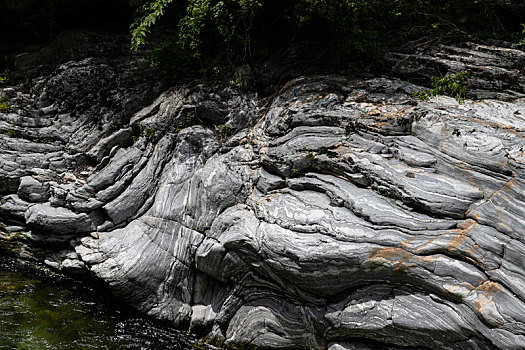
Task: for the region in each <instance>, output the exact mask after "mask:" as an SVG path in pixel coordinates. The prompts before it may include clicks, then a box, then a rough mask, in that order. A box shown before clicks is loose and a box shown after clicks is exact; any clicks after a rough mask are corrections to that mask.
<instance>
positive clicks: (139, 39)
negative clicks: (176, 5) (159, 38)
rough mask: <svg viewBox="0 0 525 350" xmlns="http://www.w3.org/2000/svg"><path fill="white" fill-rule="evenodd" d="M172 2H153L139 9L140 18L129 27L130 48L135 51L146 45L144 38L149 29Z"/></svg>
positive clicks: (158, 0)
mask: <svg viewBox="0 0 525 350" xmlns="http://www.w3.org/2000/svg"><path fill="white" fill-rule="evenodd" d="M172 1H173V0H155V1H150V2H147V3H146V4H144V5H143V6H142V7H141V8H140V11H139V12H140V13H141V16H139V17H137V18H136V19H135V21H134V22H133V24H132V25H131V28H130V29H131V48H132V49H134V50H136V49H138V47H139V46H140V45H144V44H145V43H146V37H147V36H148V34H149V33H150V30H151V27H152V26H153V25H154V24H155V23H156V22H157V20H158V19H159V18H160V17H161V16H162V15H163V14H164V10H165V9H166V7H167V6H168V5H169V4H170V3H171V2H172Z"/></svg>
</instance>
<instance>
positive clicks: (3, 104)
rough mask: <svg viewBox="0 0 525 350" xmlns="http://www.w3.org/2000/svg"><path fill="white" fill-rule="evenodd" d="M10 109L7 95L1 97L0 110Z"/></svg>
mask: <svg viewBox="0 0 525 350" xmlns="http://www.w3.org/2000/svg"><path fill="white" fill-rule="evenodd" d="M7 109H9V103H8V102H7V98H6V97H3V96H2V97H0V112H2V111H5V110H7Z"/></svg>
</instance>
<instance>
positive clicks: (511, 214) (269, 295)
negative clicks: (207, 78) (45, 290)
mask: <svg viewBox="0 0 525 350" xmlns="http://www.w3.org/2000/svg"><path fill="white" fill-rule="evenodd" d="M126 64H127V65H128V66H129V65H132V63H129V62H128V63H126ZM121 69H123V68H122V67H121V66H120V65H119V64H117V63H115V62H114V61H110V62H107V61H105V60H103V59H97V60H84V61H79V62H70V63H67V64H65V65H63V66H61V67H60V68H59V70H58V71H57V72H55V74H54V75H52V76H51V77H48V78H46V79H43V80H42V81H41V82H40V83H39V84H40V85H38V86H37V91H38V93H37V95H35V96H34V97H32V96H29V95H24V94H23V93H21V92H18V93H17V97H16V98H17V99H18V100H19V101H22V102H24V101H25V102H24V103H26V107H23V108H21V109H15V108H12V109H10V110H9V111H4V112H0V131H1V132H2V135H0V149H1V153H0V191H1V192H0V193H1V195H2V197H1V204H0V215H1V218H0V228H1V230H0V238H1V239H2V242H3V243H2V247H3V249H4V250H10V252H11V253H12V252H16V254H18V255H20V256H22V257H26V258H34V259H38V260H42V261H45V262H46V263H47V264H48V265H50V266H52V267H55V268H58V269H63V270H71V271H76V272H81V271H86V272H87V271H89V272H91V273H92V274H94V275H96V276H98V277H99V278H101V279H103V280H104V281H106V282H107V283H108V284H109V286H110V287H111V288H112V290H113V291H114V293H115V294H116V295H117V296H118V297H120V298H122V299H123V300H125V301H126V302H127V303H129V304H131V305H133V306H134V307H136V308H137V309H139V310H141V311H143V312H145V313H147V314H149V315H151V316H154V317H156V318H160V319H166V320H170V321H173V322H175V324H177V325H180V326H183V327H189V328H191V329H192V330H198V331H199V332H203V333H204V334H206V335H207V336H206V338H207V339H208V340H209V341H211V342H214V343H216V344H224V345H226V346H231V347H239V346H246V347H258V348H282V349H293V348H297V349H303V348H312V349H331V350H336V349H376V348H379V349H381V348H384V349H397V348H403V349H406V348H409V349H410V348H413V349H422V348H429V349H461V350H464V349H497V348H499V349H521V348H523V347H524V346H525V271H524V269H523V266H525V236H524V235H523V230H524V228H525V219H524V218H525V203H524V202H525V180H524V179H525V167H524V165H523V163H524V161H525V139H524V138H525V100H524V99H514V100H512V101H506V102H504V101H499V100H491V99H487V100H466V101H465V102H464V103H462V104H458V103H457V101H456V100H454V99H452V98H448V97H435V98H432V99H431V100H429V101H421V100H418V99H417V98H415V97H413V93H414V92H416V91H419V90H420V89H421V88H420V87H418V86H415V85H412V84H410V83H407V82H404V81H400V80H396V79H387V78H374V79H368V80H347V79H346V78H343V77H337V76H314V77H307V78H299V79H296V80H293V81H291V82H289V83H288V84H287V85H286V86H285V87H284V88H283V89H282V90H281V91H280V92H279V93H278V94H276V95H275V96H274V97H272V98H271V99H270V98H266V99H263V98H259V97H258V96H257V95H256V94H250V93H240V92H237V91H235V90H233V89H230V88H228V89H224V90H220V91H218V90H214V89H211V88H208V87H205V86H196V87H193V88H187V87H185V88H173V89H170V90H168V91H166V92H164V93H163V94H161V95H160V96H159V97H158V98H157V99H156V100H155V101H153V102H151V100H148V97H147V96H148V94H145V93H143V90H141V89H144V91H145V90H147V89H149V87H148V86H149V85H147V84H142V83H140V82H137V81H135V80H133V79H131V78H129V79H128V80H126V79H125V78H122V76H123V75H122V73H120V70H121ZM115 77H121V78H119V79H121V82H120V83H119V84H123V85H125V88H121V87H120V86H118V85H117V86H113V85H112V84H113V83H112V81H114V80H113V79H115ZM85 79H88V80H90V81H93V79H95V80H96V81H97V83H96V84H95V83H92V84H91V85H89V84H84V83H83V81H84V80H85ZM126 84H127V85H126ZM75 86H77V87H78V88H75ZM61 89H62V90H61ZM61 91H69V92H70V93H71V95H67V96H68V97H63V96H65V95H64V94H63V93H62V92H61ZM97 91H102V92H104V93H103V94H98V95H97ZM148 91H149V90H148ZM61 96H62V97H61ZM100 99H102V101H100ZM150 103H151V104H150ZM141 105H142V106H144V105H148V106H147V107H145V108H143V109H140V106H141ZM31 106H32V107H31ZM218 125H220V127H217V126H218Z"/></svg>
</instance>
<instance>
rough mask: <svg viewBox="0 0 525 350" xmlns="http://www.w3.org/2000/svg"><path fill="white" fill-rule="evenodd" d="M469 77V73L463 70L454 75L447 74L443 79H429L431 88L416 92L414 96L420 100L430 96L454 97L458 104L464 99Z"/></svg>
mask: <svg viewBox="0 0 525 350" xmlns="http://www.w3.org/2000/svg"><path fill="white" fill-rule="evenodd" d="M469 76H470V71H469V70H465V71H462V72H457V73H454V74H447V75H445V76H443V77H430V83H431V85H432V88H431V89H429V90H425V91H420V92H416V93H415V94H414V95H415V96H416V97H419V98H420V99H422V100H426V99H429V98H430V97H432V96H437V95H447V96H451V97H454V98H455V99H456V100H457V101H458V103H461V102H463V100H464V99H465V92H466V91H467V86H466V84H465V83H466V80H467V78H468V77H469Z"/></svg>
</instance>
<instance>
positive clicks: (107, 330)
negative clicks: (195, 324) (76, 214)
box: [0, 258, 205, 350]
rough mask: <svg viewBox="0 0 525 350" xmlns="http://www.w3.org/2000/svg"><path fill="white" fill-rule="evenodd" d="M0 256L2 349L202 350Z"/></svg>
mask: <svg viewBox="0 0 525 350" xmlns="http://www.w3.org/2000/svg"><path fill="white" fill-rule="evenodd" d="M90 284H91V283H90V282H79V281H76V280H73V279H71V278H68V277H66V276H63V275H59V274H54V273H52V272H50V271H47V272H45V270H35V269H34V268H28V267H24V266H23V265H20V264H18V263H16V262H14V261H12V260H9V259H5V258H0V349H2V350H4V349H17V350H48V349H50V350H51V349H52V350H63V349H64V350H69V349H71V350H73V349H75V350H76V349H97V350H98V349H126V350H128V349H140V350H149V349H155V350H163V349H204V348H205V347H203V345H202V344H199V343H198V342H197V341H196V340H195V339H193V338H191V337H190V336H189V335H186V334H184V333H182V332H179V331H177V330H175V329H172V328H170V327H168V326H166V325H163V324H160V323H157V322H155V321H152V320H150V319H148V318H145V317H143V316H141V315H139V314H138V313H137V312H134V311H131V310H129V309H126V308H125V307H123V306H122V305H119V303H118V302H117V301H116V300H115V299H114V298H113V297H111V295H110V294H109V293H104V292H100V289H99V288H97V289H96V290H95V289H94V288H93V287H92V286H90Z"/></svg>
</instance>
